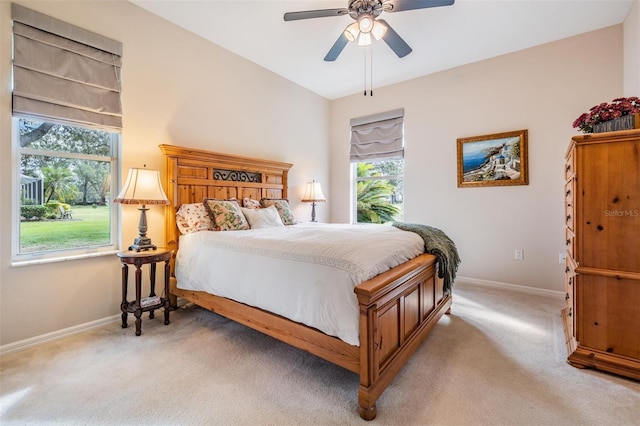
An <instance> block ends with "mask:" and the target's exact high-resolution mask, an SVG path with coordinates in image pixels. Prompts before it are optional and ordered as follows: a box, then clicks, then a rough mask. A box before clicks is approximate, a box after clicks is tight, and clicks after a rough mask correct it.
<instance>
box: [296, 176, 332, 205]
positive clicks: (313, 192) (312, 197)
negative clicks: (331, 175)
mask: <svg viewBox="0 0 640 426" xmlns="http://www.w3.org/2000/svg"><path fill="white" fill-rule="evenodd" d="M320 201H327V199H326V198H325V196H324V194H323V193H322V186H320V182H316V181H315V180H314V181H313V182H309V183H307V188H306V190H305V191H304V196H303V197H302V202H304V203H317V202H320Z"/></svg>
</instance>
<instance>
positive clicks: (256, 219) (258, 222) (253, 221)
mask: <svg viewBox="0 0 640 426" xmlns="http://www.w3.org/2000/svg"><path fill="white" fill-rule="evenodd" d="M242 213H244V216H245V217H246V218H247V221H249V226H251V229H258V228H273V227H276V226H284V223H282V219H280V214H279V213H278V210H276V208H275V206H269V207H267V208H265V209H247V208H244V207H243V208H242Z"/></svg>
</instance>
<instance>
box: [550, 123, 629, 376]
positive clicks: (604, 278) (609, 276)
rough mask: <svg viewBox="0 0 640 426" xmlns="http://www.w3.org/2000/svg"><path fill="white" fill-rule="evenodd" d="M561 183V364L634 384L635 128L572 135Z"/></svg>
mask: <svg viewBox="0 0 640 426" xmlns="http://www.w3.org/2000/svg"><path fill="white" fill-rule="evenodd" d="M565 179H566V184H565V217H566V230H565V233H566V245H567V260H566V269H565V271H566V273H565V289H566V302H567V304H566V307H565V308H564V309H563V310H562V316H563V321H564V327H565V337H566V342H567V349H568V351H569V357H568V362H569V363H570V364H571V365H573V366H575V367H579V368H587V367H589V368H596V369H600V370H604V371H608V372H611V373H616V374H620V375H623V376H626V377H631V378H634V379H637V380H640V130H623V131H617V132H610V133H598V134H589V135H582V136H575V137H573V138H572V140H571V144H570V145H569V149H568V151H567V155H566V164H565Z"/></svg>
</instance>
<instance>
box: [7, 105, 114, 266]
mask: <svg viewBox="0 0 640 426" xmlns="http://www.w3.org/2000/svg"><path fill="white" fill-rule="evenodd" d="M13 123H14V126H15V127H16V128H15V129H14V134H15V135H16V137H15V139H16V141H15V147H16V150H17V153H18V155H17V156H16V158H19V161H20V166H19V167H18V168H17V169H19V170H18V171H17V173H16V174H15V181H16V185H15V187H16V188H18V189H19V190H18V191H17V193H18V194H17V196H16V198H17V200H16V202H15V203H14V205H15V206H16V211H15V213H16V217H17V220H18V221H19V226H17V227H16V228H17V229H18V232H17V235H16V238H15V241H14V258H16V259H22V260H27V259H29V258H33V257H34V256H37V257H43V256H44V257H59V256H69V254H70V251H71V252H73V253H74V254H82V253H86V252H87V251H99V250H113V249H116V248H117V227H116V222H117V221H116V218H117V208H116V206H114V204H113V203H111V202H110V201H111V200H110V198H111V189H112V188H117V176H118V155H117V153H118V141H119V134H117V133H110V132H106V131H102V130H94V129H87V128H82V127H76V126H71V125H62V124H54V123H47V122H39V121H33V120H27V119H22V118H20V119H14V120H13Z"/></svg>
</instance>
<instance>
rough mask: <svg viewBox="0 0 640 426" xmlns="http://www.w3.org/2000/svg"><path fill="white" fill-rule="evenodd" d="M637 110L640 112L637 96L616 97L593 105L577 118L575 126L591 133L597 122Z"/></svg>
mask: <svg viewBox="0 0 640 426" xmlns="http://www.w3.org/2000/svg"><path fill="white" fill-rule="evenodd" d="M636 112H640V99H639V98H638V97H637V96H631V97H628V98H616V99H614V100H612V101H611V103H606V102H603V103H601V104H599V105H595V106H593V107H591V108H590V109H589V112H587V113H583V114H581V115H580V117H578V118H576V120H575V121H574V122H573V127H575V128H579V129H580V130H581V131H583V132H584V133H591V132H593V126H594V125H595V124H598V123H603V122H605V121H609V120H613V119H614V118H618V117H622V116H624V115H627V114H633V113H636Z"/></svg>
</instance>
